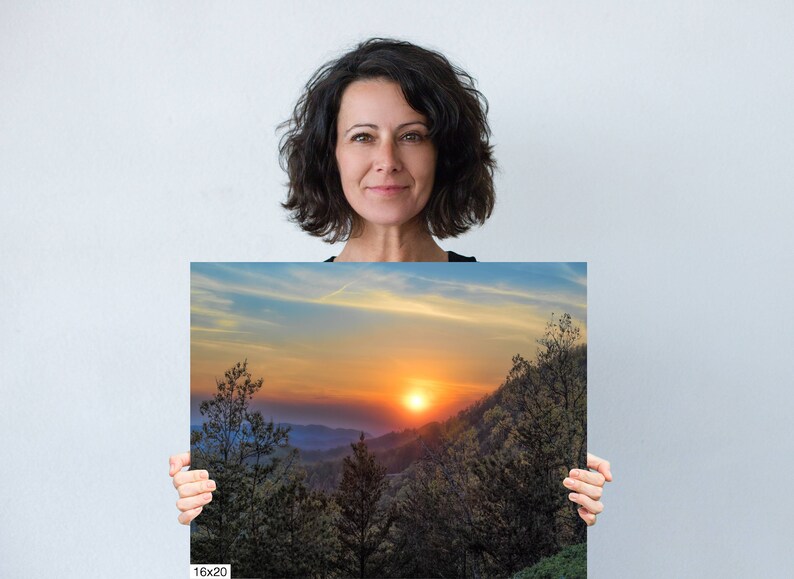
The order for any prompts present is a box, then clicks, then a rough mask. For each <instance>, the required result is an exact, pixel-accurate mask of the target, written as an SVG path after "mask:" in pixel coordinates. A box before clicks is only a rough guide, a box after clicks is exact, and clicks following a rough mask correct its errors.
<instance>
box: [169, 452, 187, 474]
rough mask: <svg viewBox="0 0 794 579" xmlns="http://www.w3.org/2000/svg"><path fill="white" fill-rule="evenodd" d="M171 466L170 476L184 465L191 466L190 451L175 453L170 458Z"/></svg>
mask: <svg viewBox="0 0 794 579" xmlns="http://www.w3.org/2000/svg"><path fill="white" fill-rule="evenodd" d="M168 463H169V464H170V466H171V468H170V469H169V470H168V476H174V475H175V474H176V473H178V472H179V471H180V470H182V467H185V466H190V453H189V452H183V453H181V454H174V455H172V456H171V457H169V459H168Z"/></svg>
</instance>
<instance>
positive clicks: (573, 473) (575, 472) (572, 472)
mask: <svg viewBox="0 0 794 579" xmlns="http://www.w3.org/2000/svg"><path fill="white" fill-rule="evenodd" d="M571 476H577V477H578V476H579V471H578V470H576V469H573V470H572V471H571Z"/></svg>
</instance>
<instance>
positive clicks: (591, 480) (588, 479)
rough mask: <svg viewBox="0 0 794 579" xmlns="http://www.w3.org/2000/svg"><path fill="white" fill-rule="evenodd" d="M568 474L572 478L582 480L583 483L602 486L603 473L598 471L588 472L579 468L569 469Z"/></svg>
mask: <svg viewBox="0 0 794 579" xmlns="http://www.w3.org/2000/svg"><path fill="white" fill-rule="evenodd" d="M568 476H569V477H570V478H572V479H574V480H578V481H582V482H583V483H586V484H589V485H593V486H597V487H602V486H604V475H603V474H601V473H600V472H590V471H589V470H584V469H581V468H574V469H571V472H569V473H568Z"/></svg>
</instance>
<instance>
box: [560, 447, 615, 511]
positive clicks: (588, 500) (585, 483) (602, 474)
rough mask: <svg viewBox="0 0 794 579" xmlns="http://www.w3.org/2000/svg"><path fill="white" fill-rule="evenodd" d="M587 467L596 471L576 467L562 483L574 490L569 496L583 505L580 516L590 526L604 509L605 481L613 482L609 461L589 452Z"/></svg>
mask: <svg viewBox="0 0 794 579" xmlns="http://www.w3.org/2000/svg"><path fill="white" fill-rule="evenodd" d="M587 468H591V469H594V470H595V471H596V472H592V471H589V470H582V469H578V468H574V469H572V470H571V472H570V473H568V478H566V479H565V480H564V481H562V484H564V485H565V486H566V487H568V488H569V489H571V490H572V491H574V492H572V493H570V494H569V495H568V498H569V499H571V500H572V501H573V502H575V503H577V504H579V505H581V506H580V507H579V509H578V511H579V516H580V517H582V520H583V521H584V522H585V523H587V526H588V527H590V526H592V525H595V523H596V516H597V515H598V514H599V513H600V512H601V511H603V510H604V505H603V504H602V503H601V496H602V494H603V492H604V482H605V481H609V482H612V472H611V471H610V470H609V461H607V460H604V459H603V458H598V457H597V456H595V455H592V454H590V453H589V452H588V453H587Z"/></svg>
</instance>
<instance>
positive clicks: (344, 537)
mask: <svg viewBox="0 0 794 579" xmlns="http://www.w3.org/2000/svg"><path fill="white" fill-rule="evenodd" d="M350 446H351V447H352V449H353V455H352V456H348V457H345V459H344V461H343V472H342V482H341V483H340V485H339V489H338V490H337V492H336V495H335V500H336V503H337V504H338V506H339V510H340V513H339V518H338V520H337V529H338V532H339V541H340V556H339V560H338V566H339V571H340V572H341V573H342V574H343V575H346V576H353V577H373V576H382V573H383V569H384V568H385V567H386V565H387V563H388V561H389V557H390V555H391V553H390V550H389V543H388V540H387V537H388V535H389V531H390V530H391V527H392V525H393V522H394V517H395V515H394V510H393V509H391V508H385V507H383V506H381V504H380V503H381V497H382V496H383V492H384V491H385V490H386V488H387V487H388V481H387V480H386V467H384V466H383V465H382V464H380V463H379V462H378V460H377V459H376V458H375V455H374V454H372V453H371V452H369V450H368V448H367V444H366V443H365V442H364V433H363V432H362V433H361V438H360V439H359V442H358V443H356V444H351V445H350Z"/></svg>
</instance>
